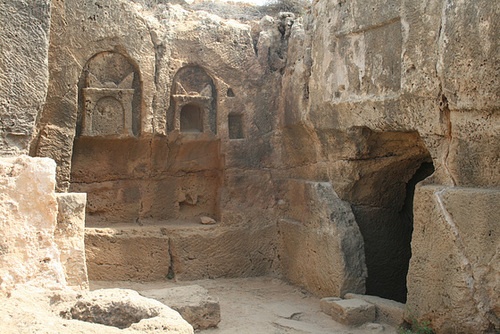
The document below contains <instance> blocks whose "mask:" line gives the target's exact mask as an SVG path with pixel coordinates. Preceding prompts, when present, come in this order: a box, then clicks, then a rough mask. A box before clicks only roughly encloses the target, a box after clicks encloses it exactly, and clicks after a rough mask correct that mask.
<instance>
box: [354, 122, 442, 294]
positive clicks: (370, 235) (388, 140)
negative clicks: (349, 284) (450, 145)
mask: <svg viewBox="0 0 500 334" xmlns="http://www.w3.org/2000/svg"><path fill="white" fill-rule="evenodd" d="M363 133H364V134H363V136H364V137H365V139H366V143H367V145H368V152H367V153H366V156H365V157H364V158H363V159H359V160H356V161H353V162H352V164H353V165H352V167H353V168H354V169H355V170H356V171H358V172H359V180H357V181H356V182H355V183H354V186H353V188H352V190H351V192H350V194H349V195H348V197H350V198H348V200H349V201H350V202H351V203H352V209H353V212H354V215H355V216H356V221H357V222H358V226H359V228H360V231H361V234H362V235H363V239H364V242H365V256H366V266H367V269H368V278H367V280H366V294H368V295H375V296H380V297H383V298H388V299H392V300H396V301H399V302H402V303H404V302H406V295H407V287H406V276H407V274H408V267H409V261H410V258H411V237H412V232H413V198H414V192H415V187H416V185H417V183H419V182H420V181H422V180H424V179H425V178H427V177H428V176H430V175H431V174H432V173H433V172H434V166H433V164H432V159H431V156H430V154H429V152H428V150H427V149H426V147H425V145H424V143H423V141H422V139H421V138H420V136H419V135H418V133H417V132H374V131H371V130H368V129H365V130H364V132H363Z"/></svg>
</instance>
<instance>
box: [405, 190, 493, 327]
mask: <svg viewBox="0 0 500 334" xmlns="http://www.w3.org/2000/svg"><path fill="white" fill-rule="evenodd" d="M499 196H500V192H499V191H498V190H493V189H491V190H487V189H477V188H457V187H443V186H437V185H428V186H422V187H420V188H418V190H417V193H416V196H415V216H416V219H415V229H414V232H413V235H414V236H413V240H412V249H413V256H412V259H411V262H410V270H409V272H408V302H407V306H408V310H407V313H406V317H407V318H409V317H417V319H418V320H419V321H423V320H428V321H431V323H432V326H433V328H435V329H436V331H438V332H442V333H447V332H454V331H463V330H464V331H466V332H469V333H481V332H484V331H486V330H487V328H488V327H489V326H491V324H493V326H497V327H498V326H499V324H498V321H497V320H496V319H497V318H495V316H496V317H498V305H499V295H498V284H499V282H498V277H499V271H498V270H499V266H498V254H499V245H500V239H499V235H500V234H499V232H498V230H499V225H498V221H499V219H500V217H499V214H498V210H497V207H498V203H499V201H500V197H499ZM443 295H447V296H450V298H452V299H448V298H444V297H442V296H443ZM492 314H494V315H495V316H492Z"/></svg>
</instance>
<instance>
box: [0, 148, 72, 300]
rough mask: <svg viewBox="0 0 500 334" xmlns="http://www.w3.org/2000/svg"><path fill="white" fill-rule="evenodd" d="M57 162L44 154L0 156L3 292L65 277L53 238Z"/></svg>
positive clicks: (56, 282)
mask: <svg viewBox="0 0 500 334" xmlns="http://www.w3.org/2000/svg"><path fill="white" fill-rule="evenodd" d="M55 168H56V164H55V163H54V161H53V160H50V159H46V158H30V157H28V156H20V157H13V158H2V159H0V230H1V231H0V235H1V237H0V293H9V291H11V290H12V289H13V288H15V287H16V286H17V285H20V284H25V283H26V284H31V285H35V286H47V287H49V286H59V287H61V286H64V285H65V283H66V282H65V278H64V271H63V268H62V266H61V261H60V253H59V249H58V246H57V244H56V243H55V240H54V230H55V228H56V223H57V201H56V195H55V184H56V181H55Z"/></svg>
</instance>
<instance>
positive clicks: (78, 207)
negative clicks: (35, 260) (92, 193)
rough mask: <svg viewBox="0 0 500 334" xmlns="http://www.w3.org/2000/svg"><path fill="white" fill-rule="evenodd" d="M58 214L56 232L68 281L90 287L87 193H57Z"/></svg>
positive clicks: (72, 284) (74, 285) (79, 285)
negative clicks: (87, 241)
mask: <svg viewBox="0 0 500 334" xmlns="http://www.w3.org/2000/svg"><path fill="white" fill-rule="evenodd" d="M56 198H57V205H58V214H57V226H56V230H55V232H54V235H55V242H56V244H57V246H58V247H59V249H60V251H61V263H62V265H63V268H64V274H65V277H66V282H67V284H68V285H69V286H71V287H76V288H82V289H86V288H88V285H89V282H88V277H87V265H86V262H85V241H84V240H85V204H86V203H87V195H86V194H76V193H70V194H56Z"/></svg>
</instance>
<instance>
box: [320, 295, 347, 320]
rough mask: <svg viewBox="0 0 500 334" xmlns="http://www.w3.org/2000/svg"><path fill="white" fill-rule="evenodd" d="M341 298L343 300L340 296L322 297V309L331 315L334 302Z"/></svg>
mask: <svg viewBox="0 0 500 334" xmlns="http://www.w3.org/2000/svg"><path fill="white" fill-rule="evenodd" d="M339 300H342V298H338V297H326V298H322V299H321V301H320V306H321V311H323V313H325V314H328V315H330V316H331V315H332V303H333V302H336V301H339Z"/></svg>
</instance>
